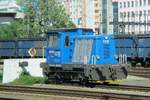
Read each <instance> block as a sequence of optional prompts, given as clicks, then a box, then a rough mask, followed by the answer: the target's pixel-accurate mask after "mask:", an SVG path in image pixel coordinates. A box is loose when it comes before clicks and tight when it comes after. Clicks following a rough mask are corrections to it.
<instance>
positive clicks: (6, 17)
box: [0, 0, 23, 24]
mask: <svg viewBox="0 0 150 100" xmlns="http://www.w3.org/2000/svg"><path fill="white" fill-rule="evenodd" d="M18 11H19V6H18V5H17V2H16V0H0V24H10V23H11V22H12V21H13V20H14V19H15V18H22V17H23V13H20V12H18Z"/></svg>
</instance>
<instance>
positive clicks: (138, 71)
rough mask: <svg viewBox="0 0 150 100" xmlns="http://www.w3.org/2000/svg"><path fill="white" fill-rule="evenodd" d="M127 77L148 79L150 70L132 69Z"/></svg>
mask: <svg viewBox="0 0 150 100" xmlns="http://www.w3.org/2000/svg"><path fill="white" fill-rule="evenodd" d="M129 75H135V76H141V77H145V78H150V68H132V69H131V70H129Z"/></svg>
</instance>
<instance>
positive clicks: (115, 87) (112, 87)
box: [96, 84, 150, 92]
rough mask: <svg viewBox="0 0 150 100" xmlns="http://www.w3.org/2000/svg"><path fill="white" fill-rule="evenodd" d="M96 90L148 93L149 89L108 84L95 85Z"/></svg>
mask: <svg viewBox="0 0 150 100" xmlns="http://www.w3.org/2000/svg"><path fill="white" fill-rule="evenodd" d="M96 87H98V88H107V89H115V90H116V89H117V90H118V89H119V90H129V91H141V92H150V87H144V86H133V85H118V84H108V85H97V86H96Z"/></svg>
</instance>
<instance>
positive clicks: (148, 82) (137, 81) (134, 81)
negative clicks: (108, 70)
mask: <svg viewBox="0 0 150 100" xmlns="http://www.w3.org/2000/svg"><path fill="white" fill-rule="evenodd" d="M120 84H124V85H134V86H147V87H150V79H149V78H142V77H137V76H131V75H129V76H128V78H127V79H126V80H124V81H123V82H122V83H120Z"/></svg>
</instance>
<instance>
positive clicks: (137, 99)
mask: <svg viewBox="0 0 150 100" xmlns="http://www.w3.org/2000/svg"><path fill="white" fill-rule="evenodd" d="M0 91H5V92H16V93H31V94H43V95H59V96H72V97H82V98H93V99H100V100H101V99H103V100H112V99H114V100H117V99H119V100H127V99H128V100H149V99H150V96H145V95H137V94H127V93H126V94H125V93H112V92H100V91H96V92H95V91H87V90H74V89H54V88H39V87H24V86H6V85H0Z"/></svg>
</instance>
